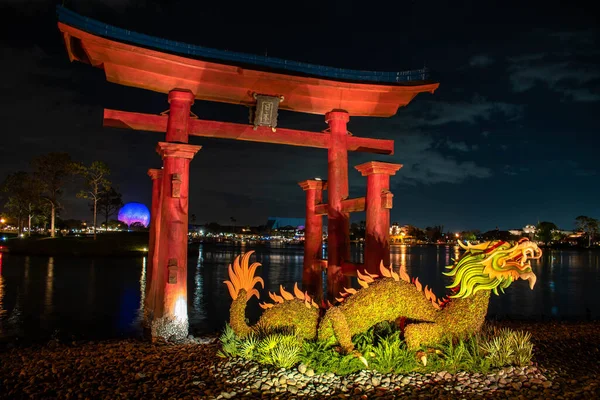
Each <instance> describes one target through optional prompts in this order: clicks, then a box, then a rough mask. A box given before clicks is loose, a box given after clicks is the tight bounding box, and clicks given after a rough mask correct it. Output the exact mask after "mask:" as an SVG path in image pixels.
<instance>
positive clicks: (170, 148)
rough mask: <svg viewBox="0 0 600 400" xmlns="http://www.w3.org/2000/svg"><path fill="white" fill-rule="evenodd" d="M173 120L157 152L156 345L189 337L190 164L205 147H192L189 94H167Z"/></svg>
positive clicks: (187, 92)
mask: <svg viewBox="0 0 600 400" xmlns="http://www.w3.org/2000/svg"><path fill="white" fill-rule="evenodd" d="M169 103H170V107H169V119H168V121H167V134H166V142H160V143H158V146H157V151H158V153H159V154H160V155H161V157H162V159H163V179H162V188H161V195H160V211H159V215H160V225H159V227H158V229H159V231H158V233H157V235H156V242H155V243H154V251H158V257H155V259H157V265H156V271H157V274H156V277H154V276H153V277H152V279H153V280H154V279H156V282H155V285H156V296H155V308H154V313H153V320H152V325H151V333H152V339H156V338H164V339H171V340H179V339H184V338H186V337H187V334H188V313H187V244H188V194H189V167H190V161H191V160H192V158H193V157H194V155H195V154H196V153H197V152H198V150H200V149H201V148H202V147H201V146H193V145H190V144H187V142H188V131H189V129H188V127H189V121H190V107H191V105H192V104H193V103H194V95H193V93H191V92H190V91H185V90H173V91H171V92H169Z"/></svg>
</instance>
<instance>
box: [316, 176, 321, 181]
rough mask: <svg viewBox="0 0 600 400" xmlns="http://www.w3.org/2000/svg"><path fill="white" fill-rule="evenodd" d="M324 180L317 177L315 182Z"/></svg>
mask: <svg viewBox="0 0 600 400" xmlns="http://www.w3.org/2000/svg"><path fill="white" fill-rule="evenodd" d="M322 180H323V179H321V178H319V177H316V178H315V181H322Z"/></svg>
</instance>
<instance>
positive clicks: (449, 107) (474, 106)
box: [422, 95, 523, 125]
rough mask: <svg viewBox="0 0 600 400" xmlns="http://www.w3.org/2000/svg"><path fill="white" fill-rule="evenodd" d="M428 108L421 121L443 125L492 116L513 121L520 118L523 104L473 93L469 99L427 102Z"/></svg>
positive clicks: (471, 121)
mask: <svg viewBox="0 0 600 400" xmlns="http://www.w3.org/2000/svg"><path fill="white" fill-rule="evenodd" d="M428 104H429V106H430V107H429V110H428V112H427V115H426V116H425V118H423V121H422V123H424V124H427V125H445V124H449V123H452V122H455V123H467V124H471V125H473V124H476V123H478V122H481V121H488V120H490V119H492V118H493V117H499V118H503V119H505V120H509V121H513V120H515V119H518V118H520V116H521V114H522V111H523V106H521V105H518V104H511V103H506V102H502V101H488V100H487V99H486V98H485V97H483V96H479V95H475V96H473V98H472V99H471V101H456V102H428Z"/></svg>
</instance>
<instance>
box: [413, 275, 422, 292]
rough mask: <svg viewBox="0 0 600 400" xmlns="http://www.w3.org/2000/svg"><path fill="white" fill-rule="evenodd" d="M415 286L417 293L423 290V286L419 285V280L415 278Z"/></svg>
mask: <svg viewBox="0 0 600 400" xmlns="http://www.w3.org/2000/svg"><path fill="white" fill-rule="evenodd" d="M415 286H416V287H417V290H418V291H419V292H420V291H421V290H422V289H423V285H421V282H419V278H415Z"/></svg>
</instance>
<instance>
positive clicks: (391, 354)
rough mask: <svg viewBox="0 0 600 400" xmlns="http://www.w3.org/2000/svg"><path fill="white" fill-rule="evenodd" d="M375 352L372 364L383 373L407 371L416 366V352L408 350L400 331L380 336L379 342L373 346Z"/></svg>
mask: <svg viewBox="0 0 600 400" xmlns="http://www.w3.org/2000/svg"><path fill="white" fill-rule="evenodd" d="M373 353H374V357H373V359H372V361H371V363H370V366H371V367H372V368H373V369H375V370H377V371H379V372H381V373H389V372H396V373H399V372H407V371H411V370H413V369H414V368H415V367H416V359H415V354H414V352H413V351H410V350H408V348H407V347H406V344H405V343H404V342H403V341H402V339H401V338H400V332H399V331H395V332H393V333H391V334H390V335H389V336H385V337H381V336H380V337H379V343H377V345H376V346H374V347H373Z"/></svg>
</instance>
